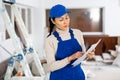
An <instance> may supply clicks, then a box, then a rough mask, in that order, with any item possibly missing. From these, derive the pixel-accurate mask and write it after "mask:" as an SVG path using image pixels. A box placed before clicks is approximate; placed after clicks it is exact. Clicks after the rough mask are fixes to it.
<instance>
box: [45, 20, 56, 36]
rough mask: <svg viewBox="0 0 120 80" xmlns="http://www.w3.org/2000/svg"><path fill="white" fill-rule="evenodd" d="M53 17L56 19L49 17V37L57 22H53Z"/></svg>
mask: <svg viewBox="0 0 120 80" xmlns="http://www.w3.org/2000/svg"><path fill="white" fill-rule="evenodd" d="M51 19H52V20H55V18H49V35H48V36H47V37H49V36H50V35H51V33H52V32H53V29H54V26H55V24H53V22H52V21H51Z"/></svg>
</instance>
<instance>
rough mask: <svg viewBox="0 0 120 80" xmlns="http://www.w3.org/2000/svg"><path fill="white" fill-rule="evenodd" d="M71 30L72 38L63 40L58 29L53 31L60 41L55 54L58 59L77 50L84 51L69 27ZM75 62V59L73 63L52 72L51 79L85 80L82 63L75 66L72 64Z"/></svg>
mask: <svg viewBox="0 0 120 80" xmlns="http://www.w3.org/2000/svg"><path fill="white" fill-rule="evenodd" d="M69 32H70V35H71V39H69V40H65V41H62V39H61V37H60V36H59V34H58V32H57V31H55V32H54V33H53V35H54V36H55V37H56V38H57V40H58V41H59V42H58V48H57V52H56V55H55V59H56V60H61V59H64V58H66V57H68V56H70V55H72V54H73V53H75V52H77V51H82V48H81V46H80V45H79V43H78V41H77V40H76V39H75V38H74V34H73V31H72V30H71V29H69ZM73 62H74V61H71V63H70V64H68V65H66V66H65V67H63V68H61V69H59V70H56V71H53V72H51V74H50V80H85V75H84V72H83V70H82V68H81V65H77V66H75V67H73V66H72V65H71V64H72V63H73Z"/></svg>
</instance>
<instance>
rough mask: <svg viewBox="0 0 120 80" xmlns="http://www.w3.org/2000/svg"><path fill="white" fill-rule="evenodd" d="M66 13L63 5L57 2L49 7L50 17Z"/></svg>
mask: <svg viewBox="0 0 120 80" xmlns="http://www.w3.org/2000/svg"><path fill="white" fill-rule="evenodd" d="M66 13H68V11H67V9H66V8H65V6H63V5H61V4H57V5H55V6H53V7H52V8H51V9H50V18H58V17H61V16H63V15H64V14H66Z"/></svg>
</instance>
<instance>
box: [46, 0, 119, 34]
mask: <svg viewBox="0 0 120 80" xmlns="http://www.w3.org/2000/svg"><path fill="white" fill-rule="evenodd" d="M58 3H60V4H63V5H65V6H66V7H67V8H92V7H103V8H104V22H103V23H104V34H107V35H110V36H120V31H119V27H120V22H119V21H120V0H55V1H53V0H45V7H46V9H49V8H51V7H52V6H53V5H55V4H58Z"/></svg>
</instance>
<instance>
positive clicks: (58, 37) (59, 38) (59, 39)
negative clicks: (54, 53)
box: [53, 31, 62, 42]
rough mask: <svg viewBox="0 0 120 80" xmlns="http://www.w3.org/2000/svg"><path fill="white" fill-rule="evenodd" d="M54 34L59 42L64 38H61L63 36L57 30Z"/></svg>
mask: <svg viewBox="0 0 120 80" xmlns="http://www.w3.org/2000/svg"><path fill="white" fill-rule="evenodd" d="M53 35H54V36H55V37H56V38H57V40H58V41H59V42H60V41H62V39H61V37H60V36H59V34H58V32H57V31H55V32H54V33H53Z"/></svg>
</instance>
